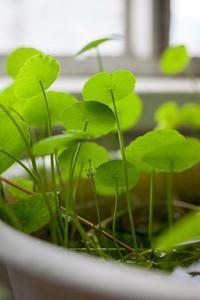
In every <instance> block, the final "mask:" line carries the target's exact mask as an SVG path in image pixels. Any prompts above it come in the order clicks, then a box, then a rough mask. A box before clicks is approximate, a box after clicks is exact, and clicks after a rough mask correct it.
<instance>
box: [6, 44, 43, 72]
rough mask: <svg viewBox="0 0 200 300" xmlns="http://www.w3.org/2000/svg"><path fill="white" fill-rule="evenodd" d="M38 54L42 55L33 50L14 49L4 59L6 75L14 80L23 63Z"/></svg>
mask: <svg viewBox="0 0 200 300" xmlns="http://www.w3.org/2000/svg"><path fill="white" fill-rule="evenodd" d="M38 54H42V52H41V51H39V50H37V49H34V48H25V47H20V48H17V49H15V50H14V51H12V52H11V53H10V54H9V55H8V57H7V59H6V69H7V73H8V74H9V75H10V76H11V77H13V78H15V77H16V76H17V74H18V72H19V70H20V68H21V67H22V66H23V65H24V63H25V62H26V61H27V60H28V59H30V58H31V57H33V56H35V55H38Z"/></svg>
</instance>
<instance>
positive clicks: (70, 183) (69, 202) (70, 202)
mask: <svg viewBox="0 0 200 300" xmlns="http://www.w3.org/2000/svg"><path fill="white" fill-rule="evenodd" d="M87 126H88V122H86V123H85V124H84V128H83V131H86V129H87ZM80 149H81V142H80V143H78V145H77V147H76V149H75V151H74V154H73V157H72V159H71V162H70V169H69V180H68V189H67V195H66V201H65V209H66V210H65V234H64V247H67V246H68V239H69V210H70V213H71V218H72V219H73V218H76V217H75V205H74V204H75V203H74V201H73V179H74V172H75V167H76V162H77V159H78V155H79V152H80ZM72 207H73V209H74V210H73V209H72ZM77 222H79V221H78V220H75V222H74V224H75V225H77ZM77 229H78V230H79V229H80V226H78V227H77Z"/></svg>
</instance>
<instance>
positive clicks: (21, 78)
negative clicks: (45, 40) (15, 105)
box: [14, 55, 59, 98]
mask: <svg viewBox="0 0 200 300" xmlns="http://www.w3.org/2000/svg"><path fill="white" fill-rule="evenodd" d="M58 72H59V64H58V61H57V60H55V59H54V58H52V57H51V56H49V55H46V56H45V55H36V56H33V57H32V58H30V59H29V60H28V61H26V62H25V63H24V65H23V67H22V68H21V69H20V71H19V73H18V74H17V77H16V81H15V83H14V91H15V94H16V95H17V96H18V97H22V98H31V97H34V96H37V95H39V94H41V93H42V89H41V85H40V81H41V82H42V84H43V87H44V89H45V90H46V89H47V88H48V87H50V85H51V84H52V83H53V82H54V81H55V80H56V78H57V76H58Z"/></svg>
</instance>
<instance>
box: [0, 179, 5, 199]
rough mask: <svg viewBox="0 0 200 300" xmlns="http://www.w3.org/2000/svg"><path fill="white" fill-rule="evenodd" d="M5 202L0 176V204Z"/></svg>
mask: <svg viewBox="0 0 200 300" xmlns="http://www.w3.org/2000/svg"><path fill="white" fill-rule="evenodd" d="M1 202H3V203H5V202H6V197H5V192H4V186H3V182H2V178H1V176H0V203H1Z"/></svg>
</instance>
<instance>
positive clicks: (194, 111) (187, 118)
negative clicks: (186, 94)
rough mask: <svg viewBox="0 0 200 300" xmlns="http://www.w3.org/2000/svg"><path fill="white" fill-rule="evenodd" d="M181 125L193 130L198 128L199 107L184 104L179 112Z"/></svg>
mask: <svg viewBox="0 0 200 300" xmlns="http://www.w3.org/2000/svg"><path fill="white" fill-rule="evenodd" d="M180 120H181V124H183V125H189V126H192V127H195V128H199V127H200V105H199V104H196V103H186V104H185V105H183V106H182V108H181V110H180Z"/></svg>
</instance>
